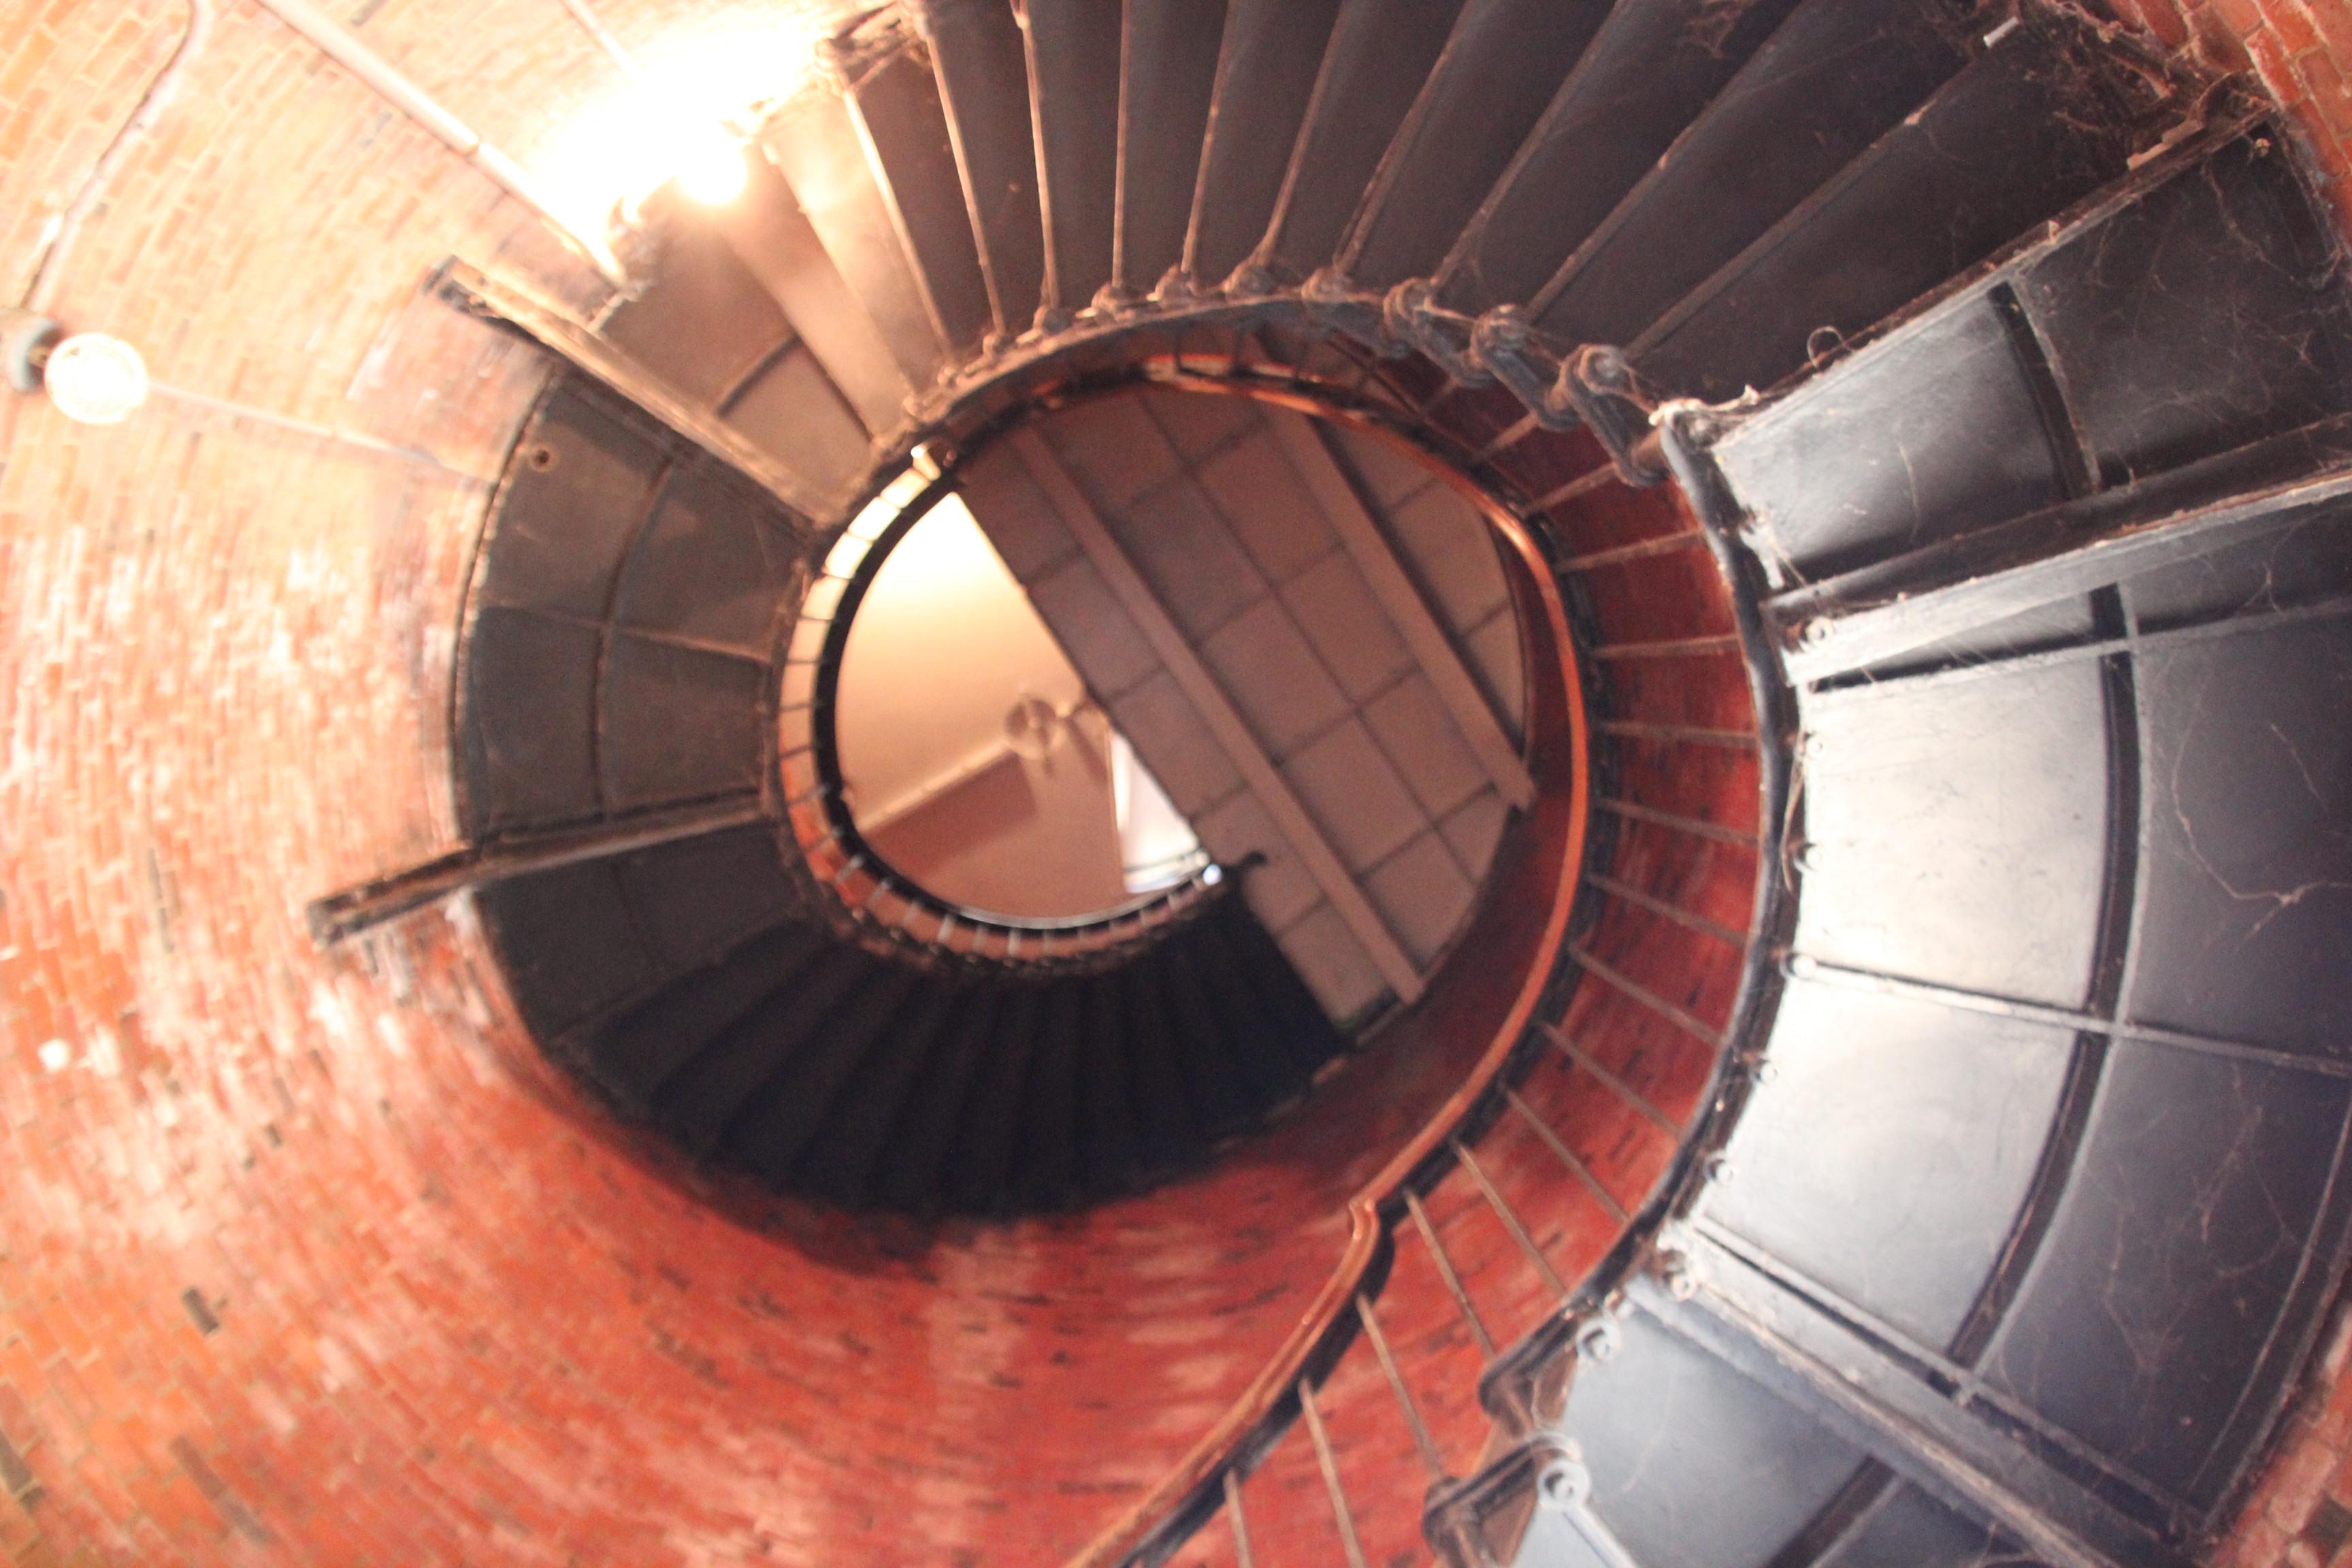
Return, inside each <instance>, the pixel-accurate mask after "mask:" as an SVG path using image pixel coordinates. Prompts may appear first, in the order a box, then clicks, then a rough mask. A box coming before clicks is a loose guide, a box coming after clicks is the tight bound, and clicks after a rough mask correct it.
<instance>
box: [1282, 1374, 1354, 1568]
mask: <svg viewBox="0 0 2352 1568" xmlns="http://www.w3.org/2000/svg"><path fill="white" fill-rule="evenodd" d="M1298 1410H1299V1414H1301V1415H1305V1416H1306V1417H1307V1436H1309V1437H1311V1438H1313V1439H1314V1440H1315V1462H1316V1463H1317V1464H1318V1465H1320V1466H1321V1467H1322V1468H1323V1487H1324V1489H1325V1490H1327V1491H1328V1492H1329V1493H1330V1494H1331V1517H1332V1518H1333V1519H1335V1520H1337V1521H1339V1544H1340V1546H1341V1548H1342V1549H1344V1550H1345V1551H1346V1552H1347V1553H1348V1568H1364V1548H1363V1544H1362V1543H1361V1542H1359V1541H1358V1540H1357V1539H1356V1517H1355V1515H1354V1514H1352V1513H1350V1512H1349V1511H1348V1494H1347V1493H1346V1492H1345V1491H1344V1490H1342V1489H1340V1486H1339V1461H1338V1460H1337V1459H1335V1458H1332V1456H1331V1438H1330V1436H1329V1434H1328V1433H1326V1432H1325V1431H1324V1430H1323V1416H1322V1413H1321V1412H1319V1411H1318V1410H1317V1409H1316V1408H1315V1390H1314V1388H1313V1386H1312V1385H1310V1384H1308V1383H1307V1380H1306V1379H1305V1378H1303V1377H1302V1378H1300V1379H1299V1380H1298Z"/></svg>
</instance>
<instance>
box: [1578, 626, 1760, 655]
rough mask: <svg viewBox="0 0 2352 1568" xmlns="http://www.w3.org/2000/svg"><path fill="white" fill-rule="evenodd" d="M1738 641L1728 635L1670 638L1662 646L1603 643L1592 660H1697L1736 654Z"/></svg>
mask: <svg viewBox="0 0 2352 1568" xmlns="http://www.w3.org/2000/svg"><path fill="white" fill-rule="evenodd" d="M1738 651H1739V638H1738V637H1736V636H1734V635H1733V634H1731V633H1729V632H1725V633H1723V634H1721V635H1719V636H1716V637H1669V638H1667V639H1665V640H1664V641H1661V642H1621V643H1604V644H1602V645H1601V647H1596V648H1594V649H1593V650H1592V657H1593V658H1601V659H1614V658H1700V657H1703V656H1705V655H1706V654H1711V653H1738Z"/></svg>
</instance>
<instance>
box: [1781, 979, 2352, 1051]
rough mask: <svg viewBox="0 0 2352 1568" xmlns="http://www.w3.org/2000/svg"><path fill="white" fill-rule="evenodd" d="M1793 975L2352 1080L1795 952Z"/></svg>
mask: <svg viewBox="0 0 2352 1568" xmlns="http://www.w3.org/2000/svg"><path fill="white" fill-rule="evenodd" d="M1789 973H1790V975H1791V976H1792V977H1793V978H1795V979H1798V980H1807V981H1811V982H1813V983H1814V984H1821V985H1834V986H1837V987H1838V988H1839V989H1841V990H1845V991H1861V992H1865V993H1868V994H1871V995H1874V996H1896V997H1902V998H1904V999H1906V1000H1908V1001H1914V1002H1933V1003H1935V1004H1937V1005H1938V1006H1944V1007H1950V1008H1953V1009H1954V1010H1956V1011H1958V1012H1962V1013H1980V1014H1983V1015H1985V1016H1990V1017H1995V1018H2016V1019H2020V1020H2021V1021H2023V1022H2025V1023H2030V1024H2047V1025H2050V1026H2052V1027H2053V1028H2060V1029H2072V1030H2074V1031H2076V1032H2078V1033H2087V1034H2094V1035H2107V1036H2111V1037H2115V1038H2116V1039H2124V1040H2138V1041H2141V1042H2143V1043H2145V1044H2147V1045H2151V1046H2166V1047H2171V1048H2172V1049H2174V1050H2181V1051H2189V1052H2193V1053H2195V1054H2196V1055H2199V1056H2207V1057H2219V1058H2223V1059H2225V1060H2229V1061H2240V1062H2259V1063H2261V1064H2262V1065H2263V1066H2264V1067H2276V1068H2288V1069H2290V1070H2292V1071H2294V1072H2307V1073H2312V1074H2315V1075H2316V1076H2318V1077H2320V1078H2352V1062H2347V1061H2340V1060H2337V1059H2336V1058H2329V1057H2316V1056H2307V1055H2305V1054H2304V1053H2302V1052H2300V1051H2284V1050H2280V1049H2277V1048H2276V1047H2271V1046H2260V1045H2254V1044H2252V1043H2249V1042H2247V1041H2243V1040H2225V1039H2221V1038H2220V1037H2216V1036H2212V1035H2199V1034H2193V1033H2191V1032H2189V1030H2186V1029H2168V1028H2164V1027H2161V1026H2158V1025H2155V1024H2140V1023H2135V1022H2134V1021H2133V1020H2132V1019H2130V1018H2129V1017H2121V1018H2110V1017H2108V1016H2105V1015H2104V1014H2100V1013H2088V1012H2084V1011H2082V1010H2081V1009H2079V1008H2074V1007H2051V1006H2045V1005H2042V1004H2041V1003H2039V1002H2023V1001H2020V1000H2018V999H2017V998H2016V997H2013V996H1996V995H1993V994H1990V993H1987V992H1983V991H1969V990H1966V989H1964V988H1962V987H1960V986H1957V985H1938V984H1935V983H1933V982H1931V981H1926V980H1912V979H1908V978H1906V977H1905V976H1903V975H1899V974H1882V973H1879V972H1878V971H1876V970H1872V969H1856V968H1853V967H1852V966H1850V965H1847V964H1843V963H1826V962H1824V961H1822V960H1821V959H1818V958H1815V957H1814V956H1813V955H1812V954H1811V953H1806V952H1800V953H1793V954H1791V955H1790V958H1789Z"/></svg>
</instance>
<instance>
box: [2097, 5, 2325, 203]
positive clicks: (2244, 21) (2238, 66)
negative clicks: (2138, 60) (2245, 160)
mask: <svg viewBox="0 0 2352 1568" xmlns="http://www.w3.org/2000/svg"><path fill="white" fill-rule="evenodd" d="M2109 3H2110V5H2111V6H2112V8H2113V10H2114V11H2115V12H2116V14H2117V15H2118V16H2121V17H2122V18H2123V19H2124V20H2125V21H2126V22H2127V23H2130V24H2132V25H2134V26H2139V27H2142V28H2144V29H2146V30H2147V32H2149V33H2151V34H2153V35H2155V36H2156V37H2158V38H2159V39H2161V40H2163V42H2164V43H2165V44H2166V45H2167V46H2168V47H2172V48H2176V49H2186V50H2189V51H2192V52H2193V53H2195V54H2196V55H2197V56H2198V57H2199V58H2202V59H2204V60H2206V61H2209V62H2210V63H2212V64H2214V65H2218V66H2221V67H2223V68H2227V69H2231V70H2244V69H2251V70H2252V72H2253V73H2254V75H2255V76H2256V78H2258V79H2260V80H2261V82H2262V84H2263V87H2264V88H2265V89H2267V90H2268V91H2269V92H2270V94H2271V96H2273V98H2275V99H2277V100H2278V101H2279V102H2281V103H2283V104H2284V105H2285V106H2286V107H2287V108H2288V109H2289V110H2291V111H2292V112H2293V114H2294V121H2295V123H2296V125H2297V126H2298V127H2299V128H2300V129H2301V131H2302V133H2303V137H2302V139H2303V143H2304V147H2305V151H2306V152H2308V153H2309V154H2310V156H2311V158H2312V159H2313V161H2314V162H2315V163H2317V164H2318V165H2319V167H2320V168H2321V169H2323V170H2324V171H2326V175H2327V177H2328V179H2329V181H2330V182H2331V183H2333V184H2336V186H2338V187H2339V189H2352V185H2347V181H2352V81H2347V70H2352V0H2109ZM2336 210H2337V213H2338V215H2339V216H2340V217H2342V219H2343V220H2344V222H2345V224H2346V226H2347V232H2352V200H2345V199H2341V198H2339V199H2338V201H2337V203H2336Z"/></svg>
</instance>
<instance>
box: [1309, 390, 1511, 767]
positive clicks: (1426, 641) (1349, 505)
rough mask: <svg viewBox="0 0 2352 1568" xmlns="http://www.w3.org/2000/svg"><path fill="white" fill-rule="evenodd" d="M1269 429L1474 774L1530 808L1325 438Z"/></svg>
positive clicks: (1491, 721) (1452, 659)
mask: <svg viewBox="0 0 2352 1568" xmlns="http://www.w3.org/2000/svg"><path fill="white" fill-rule="evenodd" d="M1268 423H1269V424H1271V425H1272V426H1273V427H1274V433H1275V436H1276V438H1278V439H1279V440H1280V441H1281V443H1282V449H1283V451H1284V453H1285V454H1286V455H1287V456H1288V457H1289V458H1290V464H1291V467H1293V468H1297V470H1298V477H1299V478H1300V479H1305V480H1306V481H1307V493H1308V494H1309V495H1311V496H1313V497H1314V498H1315V504H1316V505H1317V506H1318V507H1319V508H1321V509H1322V511H1323V515H1324V516H1326V517H1328V518H1329V519H1330V520H1331V526H1332V528H1333V529H1335V530H1336V531H1338V532H1339V542H1340V543H1341V544H1343V545H1345V546H1346V547H1347V551H1348V554H1349V556H1350V557H1351V558H1352V559H1353V560H1354V561H1355V563H1356V570H1357V571H1359V572H1360V573H1362V574H1363V577H1364V582H1365V584H1367V585H1368V586H1370V589H1371V590H1372V597H1373V598H1375V599H1377V600H1379V601H1380V605H1381V609H1383V610H1386V611H1387V612H1388V616H1389V620H1390V621H1391V623H1392V624H1393V625H1394V626H1396V629H1397V635H1398V636H1400V637H1402V638H1403V639H1404V646H1405V647H1407V648H1409V649H1411V650H1412V657H1413V658H1414V659H1415V660H1416V661H1417V662H1418V663H1419V664H1420V665H1421V668H1422V673H1423V674H1424V675H1426V676H1427V677H1428V678H1429V683H1430V685H1431V686H1433V687H1434V688H1435V689H1436V690H1437V697H1438V700H1439V701H1441V702H1443V703H1444V704H1445V710H1446V712H1447V713H1449V714H1451V715H1452V716H1453V719H1454V727H1455V728H1456V729H1458V730H1460V731H1462V738H1463V739H1464V740H1465V741H1467V742H1470V751H1471V754H1472V755H1474V756H1475V757H1476V758H1477V759H1478V766H1479V767H1480V768H1481V769H1483V770H1484V771H1485V772H1486V776H1487V777H1488V778H1489V779H1491V780H1493V781H1494V784H1495V787H1496V789H1497V790H1499V791H1501V792H1502V795H1503V798H1504V799H1505V800H1507V801H1508V802H1509V803H1510V804H1511V805H1514V806H1517V808H1518V809H1519V810H1521V811H1525V810H1526V809H1527V808H1528V806H1530V805H1534V804H1535V798H1536V781H1535V779H1534V778H1533V777H1532V776H1531V775H1530V774H1529V773H1528V765H1527V763H1525V762H1524V761H1523V760H1521V758H1520V756H1519V749H1518V747H1517V746H1515V745H1513V744H1512V743H1511V738H1510V736H1509V735H1507V733H1505V732H1504V730H1503V726H1502V725H1501V723H1499V722H1498V721H1496V718H1495V710H1493V709H1492V708H1489V707H1488V706H1487V705H1486V693H1484V692H1482V691H1480V690H1479V689H1478V683H1477V682H1476V681H1475V680H1474V679H1472V678H1471V675H1470V669H1469V667H1468V666H1467V665H1465V664H1464V663H1463V662H1462V656H1461V655H1460V654H1458V653H1456V652H1455V651H1454V643H1453V639H1451V638H1450V637H1447V636H1446V635H1445V628H1444V626H1440V625H1439V624H1438V620H1437V617H1436V616H1434V615H1433V614H1432V613H1431V612H1430V608H1429V602H1428V601H1427V600H1426V599H1424V598H1423V597H1422V595H1421V590H1420V589H1419V588H1418V587H1417V586H1415V585H1414V584H1413V581H1412V577H1411V576H1410V575H1408V574H1406V572H1405V569H1404V564H1403V563H1402V562H1400V561H1399V560H1398V559H1397V556H1396V551H1395V550H1394V549H1393V548H1392V547H1391V545H1390V543H1389V541H1388V536H1387V535H1386V534H1384V533H1382V532H1381V525H1380V523H1379V522H1378V521H1376V520H1375V519H1374V518H1373V516H1372V513H1371V510H1370V508H1369V507H1367V506H1366V505H1365V504H1364V500H1363V498H1362V497H1361V496H1360V495H1359V494H1357V492H1356V487H1355V485H1354V483H1353V482H1352V481H1350V480H1349V478H1348V476H1347V474H1346V472H1345V471H1344V470H1342V469H1341V468H1340V467H1339V461H1338V459H1337V458H1333V457H1332V455H1331V448H1330V447H1328V445H1327V444H1326V442H1327V441H1328V437H1326V436H1325V435H1324V433H1323V431H1322V429H1321V428H1320V427H1319V426H1317V425H1316V424H1315V423H1314V422H1313V421H1311V420H1308V419H1304V418H1298V417H1286V418H1279V419H1274V420H1270V421H1268Z"/></svg>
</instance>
